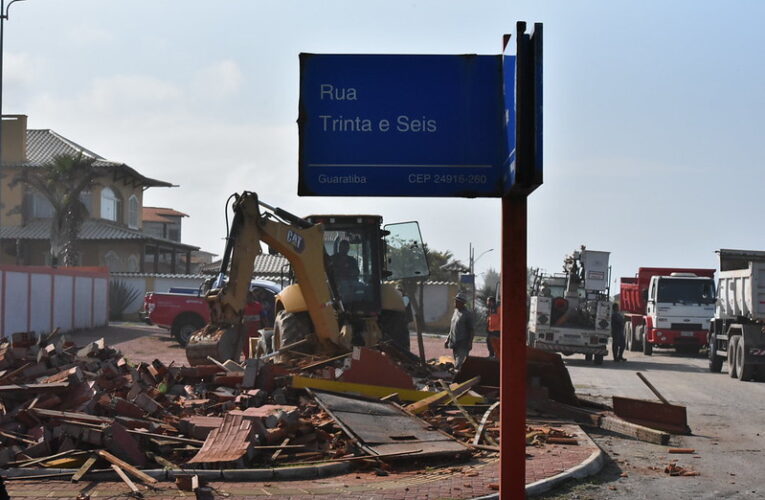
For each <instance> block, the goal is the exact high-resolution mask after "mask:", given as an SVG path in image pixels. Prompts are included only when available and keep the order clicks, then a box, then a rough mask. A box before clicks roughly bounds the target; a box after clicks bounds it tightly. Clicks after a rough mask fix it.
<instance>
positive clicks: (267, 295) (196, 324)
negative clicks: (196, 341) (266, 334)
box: [141, 280, 281, 346]
mask: <svg viewBox="0 0 765 500" xmlns="http://www.w3.org/2000/svg"><path fill="white" fill-rule="evenodd" d="M250 291H251V293H252V296H253V301H252V302H250V303H249V304H247V307H245V309H244V321H245V325H246V326H247V332H248V334H249V335H251V336H254V335H256V334H257V331H258V330H259V329H260V328H263V327H270V326H273V317H274V298H275V296H276V294H277V293H279V292H280V291H281V287H280V286H279V285H277V284H276V283H273V282H270V281H263V280H256V281H253V282H252V283H251V285H250ZM141 317H142V318H143V320H144V321H145V322H146V323H148V324H150V325H157V326H159V327H161V328H165V329H167V330H170V332H171V333H172V334H173V336H174V337H175V339H176V340H177V341H178V343H179V344H181V345H182V346H185V345H186V343H187V342H188V340H189V337H190V336H191V334H192V333H194V332H195V331H197V330H199V329H200V328H202V327H203V326H205V325H206V324H207V323H209V322H210V308H209V306H208V305H207V302H206V301H205V299H204V297H201V296H200V295H199V292H198V291H197V292H195V293H174V292H146V295H145V296H144V299H143V311H141Z"/></svg>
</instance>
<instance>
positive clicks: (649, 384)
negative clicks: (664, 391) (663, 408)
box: [636, 372, 670, 405]
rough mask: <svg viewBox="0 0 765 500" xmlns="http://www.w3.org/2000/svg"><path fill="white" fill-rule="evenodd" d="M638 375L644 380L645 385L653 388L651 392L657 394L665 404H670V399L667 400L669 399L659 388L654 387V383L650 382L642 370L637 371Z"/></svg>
mask: <svg viewBox="0 0 765 500" xmlns="http://www.w3.org/2000/svg"><path fill="white" fill-rule="evenodd" d="M636 375H637V376H638V377H639V378H640V380H642V381H643V382H644V383H645V385H647V386H648V388H649V389H651V392H653V393H654V394H656V397H657V398H659V399H660V400H661V402H662V403H664V404H665V405H668V404H670V403H669V401H667V399H666V398H665V397H664V396H662V395H661V393H660V392H659V390H658V389H657V388H656V387H654V386H653V384H652V383H650V382H649V381H648V379H647V378H645V375H643V374H642V373H640V372H637V373H636Z"/></svg>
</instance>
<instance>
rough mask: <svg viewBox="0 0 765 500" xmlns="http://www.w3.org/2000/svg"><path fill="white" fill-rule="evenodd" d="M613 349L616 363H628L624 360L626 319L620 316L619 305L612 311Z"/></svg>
mask: <svg viewBox="0 0 765 500" xmlns="http://www.w3.org/2000/svg"><path fill="white" fill-rule="evenodd" d="M611 348H612V349H613V352H614V361H627V360H626V359H624V318H622V315H621V314H619V304H616V303H614V305H613V308H612V310H611Z"/></svg>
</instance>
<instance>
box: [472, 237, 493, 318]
mask: <svg viewBox="0 0 765 500" xmlns="http://www.w3.org/2000/svg"><path fill="white" fill-rule="evenodd" d="M492 251H494V249H493V248H490V249H488V250H485V251H483V252H481V253H480V254H479V255H478V257H474V256H475V247H473V244H472V243H470V265H469V266H468V267H469V268H470V277H471V279H472V280H473V311H475V263H476V262H478V259H480V258H481V257H483V256H484V255H486V254H487V253H489V252H492Z"/></svg>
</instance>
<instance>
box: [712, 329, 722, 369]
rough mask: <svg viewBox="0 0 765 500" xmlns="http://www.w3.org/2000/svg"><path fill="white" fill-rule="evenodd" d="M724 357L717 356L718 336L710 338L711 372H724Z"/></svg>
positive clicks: (713, 335)
mask: <svg viewBox="0 0 765 500" xmlns="http://www.w3.org/2000/svg"><path fill="white" fill-rule="evenodd" d="M722 365H723V357H722V356H718V355H717V335H715V334H714V333H713V334H712V335H710V336H709V371H710V372H712V373H720V372H721V371H722Z"/></svg>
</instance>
